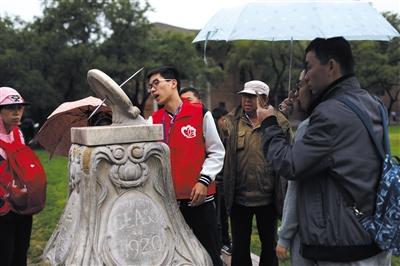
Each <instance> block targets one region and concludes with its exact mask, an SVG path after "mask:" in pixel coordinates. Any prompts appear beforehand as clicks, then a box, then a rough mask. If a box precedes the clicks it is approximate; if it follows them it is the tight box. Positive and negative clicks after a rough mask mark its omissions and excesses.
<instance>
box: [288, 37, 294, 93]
mask: <svg viewBox="0 0 400 266" xmlns="http://www.w3.org/2000/svg"><path fill="white" fill-rule="evenodd" d="M292 59H293V37H291V38H290V56H289V82H288V94H289V93H290V82H291V81H292V61H293V60H292Z"/></svg>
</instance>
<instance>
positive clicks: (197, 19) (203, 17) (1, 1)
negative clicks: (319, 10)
mask: <svg viewBox="0 0 400 266" xmlns="http://www.w3.org/2000/svg"><path fill="white" fill-rule="evenodd" d="M292 1H296V0H292ZM331 1H332V0H331ZM338 1H343V0H338ZM347 1H351V0H347ZM41 2H42V1H40V0H0V15H4V14H5V13H6V12H7V13H8V15H19V16H20V17H21V18H22V19H24V20H30V19H32V17H33V16H41V13H42V8H41V6H40V3H41ZM148 2H149V3H150V5H151V6H152V7H153V8H154V12H149V13H148V14H147V17H148V18H149V20H150V21H151V22H163V23H167V24H171V25H174V26H179V27H183V28H188V29H201V28H202V27H203V26H204V25H205V24H206V22H207V21H208V19H210V18H211V17H212V16H213V15H214V14H215V13H216V12H217V11H218V10H220V9H221V8H226V7H234V6H237V5H240V4H244V3H247V2H252V1H251V0H149V1H148ZM253 2H257V0H256V1H253ZM258 2H260V1H258ZM364 2H372V4H373V6H374V7H375V8H376V9H377V10H378V11H380V12H382V11H392V12H395V13H398V14H400V0H372V1H364Z"/></svg>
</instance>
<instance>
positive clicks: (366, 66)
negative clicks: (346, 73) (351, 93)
mask: <svg viewBox="0 0 400 266" xmlns="http://www.w3.org/2000/svg"><path fill="white" fill-rule="evenodd" d="M383 15H384V16H385V17H386V19H387V20H388V21H389V22H390V23H391V24H392V26H393V27H394V28H396V29H397V30H398V31H400V17H399V15H396V14H393V13H390V12H389V13H384V14H383ZM353 51H354V57H355V58H356V74H357V77H359V79H360V82H361V84H362V86H363V87H364V88H365V89H366V90H368V91H370V92H371V93H374V94H377V95H385V94H386V95H387V96H388V99H389V104H388V106H387V108H388V111H389V113H390V111H391V110H392V107H393V104H394V103H395V102H396V101H398V100H399V96H400V38H395V39H393V40H391V41H389V42H376V41H375V42H371V41H363V42H356V43H354V44H353Z"/></svg>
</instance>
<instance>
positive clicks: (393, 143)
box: [389, 125, 400, 157]
mask: <svg viewBox="0 0 400 266" xmlns="http://www.w3.org/2000/svg"><path fill="white" fill-rule="evenodd" d="M389 136H390V148H391V151H392V154H393V155H396V156H398V157H400V125H395V126H390V127H389Z"/></svg>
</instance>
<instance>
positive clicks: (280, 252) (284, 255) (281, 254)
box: [275, 244, 289, 261]
mask: <svg viewBox="0 0 400 266" xmlns="http://www.w3.org/2000/svg"><path fill="white" fill-rule="evenodd" d="M275 252H276V256H277V257H278V259H279V260H280V261H284V260H287V259H288V258H289V252H288V251H287V249H286V248H285V247H282V246H281V245H279V244H278V245H276V250H275Z"/></svg>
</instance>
